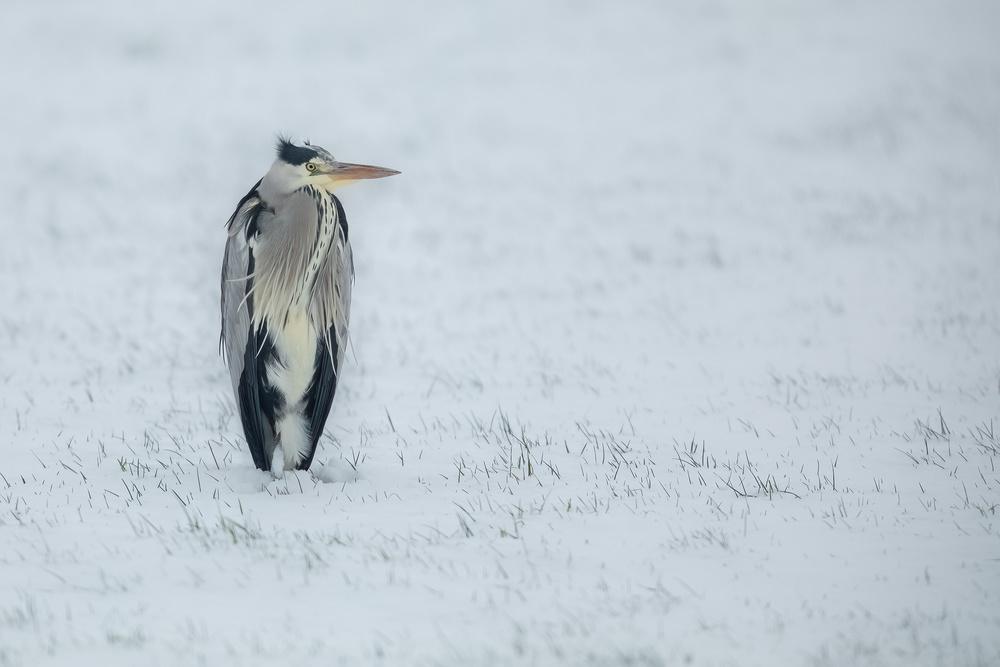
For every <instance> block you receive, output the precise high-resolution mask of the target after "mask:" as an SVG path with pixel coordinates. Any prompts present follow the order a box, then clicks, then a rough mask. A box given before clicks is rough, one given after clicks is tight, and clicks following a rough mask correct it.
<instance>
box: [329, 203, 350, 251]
mask: <svg viewBox="0 0 1000 667" xmlns="http://www.w3.org/2000/svg"><path fill="white" fill-rule="evenodd" d="M330 198H331V199H333V203H334V204H336V206H337V221H338V222H339V223H340V227H341V229H343V230H344V241H347V240H348V238H347V214H346V213H344V205H343V204H341V203H340V200H339V199H337V195H330Z"/></svg>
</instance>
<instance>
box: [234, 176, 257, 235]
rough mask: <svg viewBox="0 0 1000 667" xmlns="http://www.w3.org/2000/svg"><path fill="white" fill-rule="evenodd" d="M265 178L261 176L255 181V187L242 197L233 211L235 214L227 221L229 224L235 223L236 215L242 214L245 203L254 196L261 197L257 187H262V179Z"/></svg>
mask: <svg viewBox="0 0 1000 667" xmlns="http://www.w3.org/2000/svg"><path fill="white" fill-rule="evenodd" d="M263 180H264V179H263V178H261V179H260V180H259V181H257V182H256V183H254V184H253V187H252V188H250V192H248V193H246V194H245V195H243V198H242V199H240V202H239V203H238V204H237V205H236V210H235V211H233V214H232V215H231V216H229V221H228V222H227V223H226V225H227V226H229V227H231V226H232V225H233V221H234V220H236V216H237V215H239V214H240V209H241V208H243V205H244V204H246V203H247V202H248V201H250V200H251V199H253V198H254V197H260V194H259V193H258V192H257V188H259V187H260V184H261V181H263Z"/></svg>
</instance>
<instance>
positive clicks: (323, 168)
mask: <svg viewBox="0 0 1000 667" xmlns="http://www.w3.org/2000/svg"><path fill="white" fill-rule="evenodd" d="M398 173H399V172H398V171H396V170H394V169H384V168H383V167H371V166H368V165H364V164H351V163H349V162H338V161H337V160H336V158H334V157H333V156H332V155H330V153H329V151H327V150H325V149H323V148H320V147H319V146H313V145H312V144H310V143H309V142H305V144H304V145H302V146H296V145H295V144H293V143H292V142H290V141H288V140H287V139H283V138H279V139H278V159H277V160H275V161H274V164H273V165H271V170H270V171H269V172H268V174H267V176H266V177H265V180H270V181H271V183H270V185H271V186H272V187H275V188H276V189H278V190H283V191H285V192H293V191H295V190H298V189H299V188H301V187H304V186H306V185H312V186H314V187H317V188H321V189H324V190H327V191H333V190H336V189H337V188H342V187H344V186H345V185H350V184H351V183H356V182H357V181H360V180H364V179H368V178H385V177H386V176H392V175H394V174H398Z"/></svg>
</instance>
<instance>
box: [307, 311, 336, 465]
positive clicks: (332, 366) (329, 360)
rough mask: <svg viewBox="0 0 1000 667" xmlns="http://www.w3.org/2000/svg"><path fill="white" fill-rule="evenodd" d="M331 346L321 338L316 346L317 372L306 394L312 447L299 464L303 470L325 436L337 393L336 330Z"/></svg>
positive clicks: (332, 330)
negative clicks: (325, 428)
mask: <svg viewBox="0 0 1000 667" xmlns="http://www.w3.org/2000/svg"><path fill="white" fill-rule="evenodd" d="M329 342H330V345H332V346H333V349H330V348H328V347H327V345H326V343H327V340H326V339H325V338H321V339H320V341H319V345H317V346H316V364H315V367H316V370H315V372H314V373H313V378H312V384H311V385H310V386H309V391H308V392H307V393H306V411H305V414H306V419H308V420H309V434H310V442H309V444H310V445H311V447H310V448H309V455H308V456H307V457H306V458H305V459H304V460H303V461H302V462H301V463H300V464H299V467H300V468H302V469H303V470H305V469H308V468H309V465H310V464H311V463H312V460H313V456H314V455H315V454H316V446H317V445H318V444H319V439H320V437H321V436H322V435H323V427H324V426H326V420H327V417H329V416H330V407H331V406H332V405H333V396H334V394H336V392H337V380H338V379H339V378H338V374H339V369H338V368H337V366H336V359H337V337H336V332H335V330H334V328H331V329H330V335H329Z"/></svg>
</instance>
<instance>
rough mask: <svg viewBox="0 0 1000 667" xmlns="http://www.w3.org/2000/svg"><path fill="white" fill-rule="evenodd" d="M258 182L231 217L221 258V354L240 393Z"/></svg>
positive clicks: (248, 321) (248, 312)
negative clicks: (250, 238)
mask: <svg viewBox="0 0 1000 667" xmlns="http://www.w3.org/2000/svg"><path fill="white" fill-rule="evenodd" d="M258 185H260V181H257V185H254V187H253V188H252V189H251V190H250V192H248V193H247V194H246V196H245V197H243V199H241V200H240V203H239V204H238V205H237V206H236V210H235V211H234V212H233V215H232V216H231V217H230V218H229V223H228V230H229V239H228V240H227V241H226V252H225V256H224V257H223V261H222V341H221V343H222V353H223V356H224V358H225V360H226V363H227V364H228V365H229V373H230V377H231V378H232V382H233V391H234V392H236V393H237V394H238V393H239V381H240V375H241V374H242V373H243V363H244V358H243V357H244V352H245V350H246V343H247V335H248V333H249V331H250V318H251V313H250V308H251V304H250V303H249V300H248V299H247V288H248V286H249V283H250V277H249V275H248V274H249V270H250V269H249V264H250V246H249V243H248V239H247V231H248V227H249V226H250V225H251V224H253V223H254V222H255V218H256V215H257V214H258V213H259V212H260V199H259V198H258V197H257V186H258Z"/></svg>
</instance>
